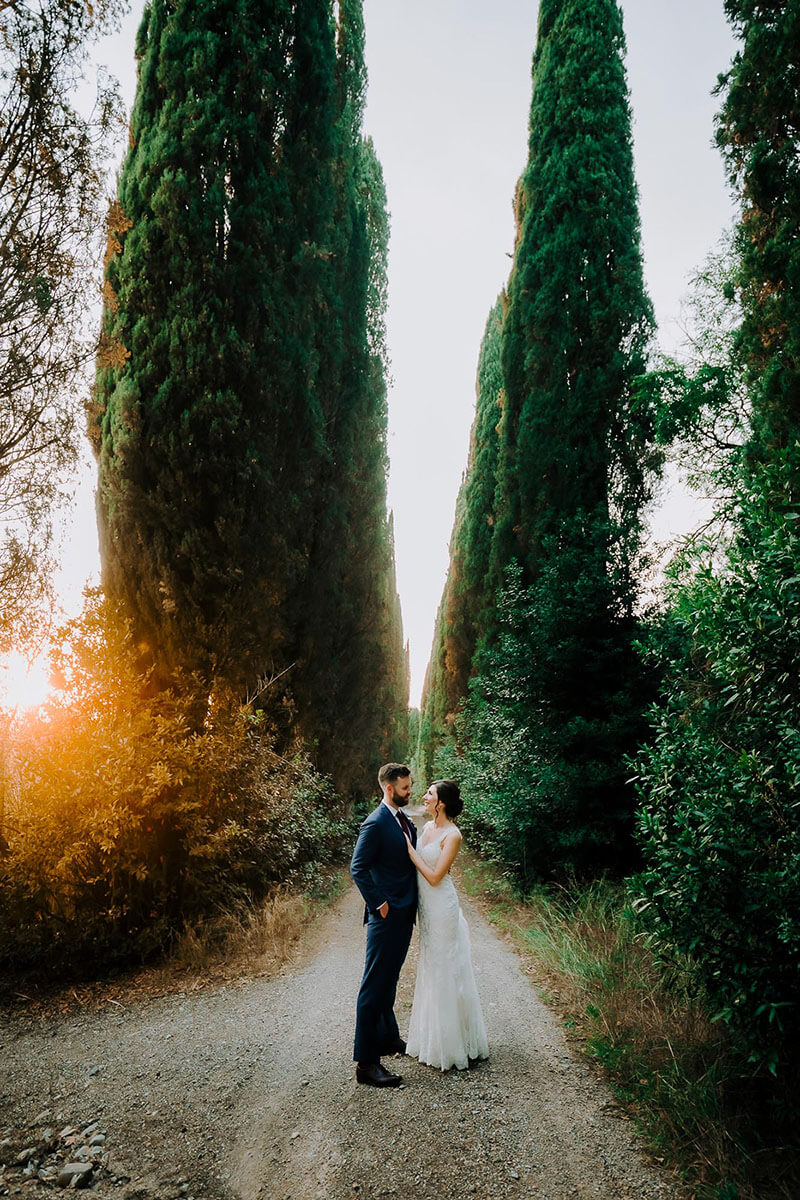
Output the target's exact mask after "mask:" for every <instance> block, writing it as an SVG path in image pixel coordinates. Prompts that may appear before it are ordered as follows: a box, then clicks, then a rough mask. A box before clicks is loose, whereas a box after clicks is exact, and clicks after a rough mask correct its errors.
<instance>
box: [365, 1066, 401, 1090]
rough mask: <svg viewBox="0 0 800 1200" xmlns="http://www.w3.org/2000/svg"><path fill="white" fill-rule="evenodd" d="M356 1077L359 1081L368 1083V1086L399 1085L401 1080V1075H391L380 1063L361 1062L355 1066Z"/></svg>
mask: <svg viewBox="0 0 800 1200" xmlns="http://www.w3.org/2000/svg"><path fill="white" fill-rule="evenodd" d="M356 1079H357V1080H358V1082H359V1083H368V1084H369V1085H370V1087H399V1086H400V1084H401V1083H402V1082H403V1077H402V1075H392V1074H391V1072H390V1071H387V1070H386V1068H385V1067H382V1066H381V1064H380V1063H367V1064H365V1065H364V1066H362V1065H361V1063H359V1064H358V1066H357V1067H356Z"/></svg>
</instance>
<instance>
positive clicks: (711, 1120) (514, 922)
mask: <svg viewBox="0 0 800 1200" xmlns="http://www.w3.org/2000/svg"><path fill="white" fill-rule="evenodd" d="M463 878H464V883H465V886H466V887H467V890H468V891H470V892H471V893H472V894H473V895H475V896H476V897H477V898H478V899H479V900H480V901H481V902H482V903H483V906H484V908H485V910H486V912H487V916H488V917H489V919H490V920H491V921H492V922H493V923H494V924H495V925H497V926H498V927H499V928H501V929H502V930H503V931H504V932H505V933H506V935H507V936H508V937H509V938H510V939H511V940H512V941H513V943H514V944H515V946H516V948H517V949H518V950H519V951H520V953H521V954H522V955H523V957H524V958H525V960H526V961H527V963H528V965H529V968H530V970H531V974H532V976H533V978H534V979H535V981H536V983H537V985H538V987H539V991H540V994H541V995H542V998H543V999H544V1000H545V1001H546V1002H547V1003H548V1004H550V1005H551V1006H552V1007H555V1008H556V1009H557V1010H558V1011H559V1013H560V1015H561V1017H562V1019H563V1021H564V1025H565V1028H566V1030H567V1032H568V1035H569V1036H570V1038H571V1040H572V1041H573V1042H576V1043H578V1044H579V1045H580V1046H581V1048H582V1049H583V1050H584V1051H585V1052H586V1053H587V1054H589V1055H590V1056H591V1057H592V1058H593V1059H594V1060H595V1061H597V1062H599V1063H600V1064H601V1065H602V1067H603V1068H604V1070H605V1072H606V1073H607V1075H608V1076H609V1078H610V1080H611V1082H612V1084H613V1086H614V1088H615V1090H616V1092H617V1095H618V1096H619V1097H620V1099H622V1100H623V1101H624V1102H625V1104H626V1106H627V1107H628V1109H629V1111H630V1112H631V1113H632V1114H633V1115H634V1116H635V1117H636V1119H637V1122H638V1124H639V1126H640V1127H641V1128H642V1130H643V1132H644V1133H645V1134H646V1136H647V1138H648V1140H649V1141H650V1143H651V1145H652V1147H653V1150H654V1152H655V1154H656V1155H657V1156H659V1157H661V1158H662V1159H665V1160H668V1161H669V1162H670V1163H671V1164H673V1165H676V1166H677V1167H678V1168H679V1169H681V1170H682V1172H683V1173H684V1175H685V1177H686V1179H687V1181H689V1182H690V1183H691V1185H692V1186H693V1187H694V1189H695V1196H696V1198H697V1200H779V1198H780V1200H797V1196H798V1194H800V1191H798V1182H797V1180H798V1176H797V1174H796V1172H797V1162H796V1156H794V1155H793V1154H792V1153H791V1152H787V1153H785V1154H783V1155H781V1154H776V1153H775V1152H770V1153H769V1154H758V1153H755V1152H754V1150H753V1140H752V1138H751V1136H750V1134H751V1126H752V1125H753V1123H754V1122H753V1116H754V1111H753V1098H752V1095H751V1094H750V1093H749V1091H748V1087H747V1081H746V1080H743V1078H742V1075H741V1072H742V1064H741V1062H740V1060H738V1059H737V1058H736V1056H735V1054H734V1053H733V1051H732V1048H731V1046H730V1044H729V1040H728V1037H727V1034H726V1030H725V1028H724V1026H722V1024H721V1023H715V1022H713V1021H712V1020H711V1019H710V1016H709V1011H708V1008H707V1007H706V1004H705V998H704V996H703V993H702V990H701V989H700V988H699V986H698V985H697V981H696V980H695V978H694V977H693V974H692V970H691V964H690V963H689V962H677V963H670V964H667V963H665V962H663V961H662V960H660V959H659V958H658V957H657V956H656V955H655V954H654V953H653V951H652V949H651V948H650V946H649V944H648V941H647V939H646V937H645V935H644V934H643V932H642V931H641V929H640V928H639V925H638V922H637V918H636V915H635V913H634V912H633V911H632V909H631V907H630V903H629V901H628V898H627V897H626V893H625V889H624V887H623V886H621V885H619V884H612V883H609V882H607V881H598V882H595V883H590V884H586V885H575V886H572V887H570V888H566V889H565V888H549V889H548V888H541V889H539V890H537V891H536V892H534V893H533V894H532V895H531V896H529V897H526V899H525V902H524V903H523V902H522V901H521V900H520V898H519V897H518V896H516V895H515V894H514V891H513V889H512V887H511V885H510V884H509V882H508V880H507V879H505V878H504V877H503V876H502V875H501V874H500V873H499V872H498V871H497V869H495V868H494V867H492V866H491V865H489V864H486V863H484V862H482V861H480V860H478V859H476V858H474V857H469V856H465V862H464V864H463Z"/></svg>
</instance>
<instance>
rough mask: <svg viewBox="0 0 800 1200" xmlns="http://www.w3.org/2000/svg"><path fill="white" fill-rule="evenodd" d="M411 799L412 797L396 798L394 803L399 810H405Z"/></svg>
mask: <svg viewBox="0 0 800 1200" xmlns="http://www.w3.org/2000/svg"><path fill="white" fill-rule="evenodd" d="M410 799H411V797H410V796H395V798H394V802H395V804H396V805H397V807H398V808H405V806H406V805H407V804H408V802H409V800H410Z"/></svg>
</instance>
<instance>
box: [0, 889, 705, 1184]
mask: <svg viewBox="0 0 800 1200" xmlns="http://www.w3.org/2000/svg"><path fill="white" fill-rule="evenodd" d="M462 903H463V905H464V910H465V913H466V916H467V920H468V922H469V925H470V929H471V933H472V946H473V958H474V961H475V967H476V975H477V979H478V988H479V991H480V994H481V998H482V1002H483V1006H484V1013H485V1017H486V1024H487V1030H488V1035H489V1045H490V1050H491V1059H490V1061H489V1062H488V1063H483V1064H481V1065H480V1066H478V1067H476V1068H474V1069H473V1070H470V1071H466V1072H448V1073H446V1074H443V1073H442V1072H439V1071H436V1070H434V1069H432V1068H430V1067H424V1066H420V1065H419V1064H418V1063H416V1062H413V1061H411V1060H409V1059H402V1060H401V1059H392V1060H388V1064H389V1065H391V1066H392V1067H394V1068H395V1069H397V1070H399V1071H400V1072H401V1073H402V1074H403V1076H404V1079H405V1082H404V1085H403V1086H402V1087H401V1088H396V1089H374V1088H367V1087H362V1086H359V1085H357V1084H356V1082H355V1078H354V1070H353V1064H352V1061H351V1053H352V1034H353V1014H354V1002H355V996H356V992H357V989H358V984H359V980H360V975H361V968H362V961H363V946H364V933H363V928H362V925H361V912H362V906H361V901H360V897H359V896H358V894H357V893H356V891H355V889H354V888H351V889H350V890H348V892H347V893H346V894H345V895H343V896H342V897H341V898H340V899H339V901H337V903H336V904H335V905H334V906H333V907H332V908H331V909H330V910H329V911H328V912H327V913H326V914H325V915H324V916H323V917H322V918H320V919H319V920H317V921H316V922H315V923H314V924H313V925H312V927H311V928H310V929H309V930H308V932H307V934H306V936H305V937H304V939H303V940H302V945H301V946H300V947H299V949H298V951H297V954H296V956H295V958H294V960H293V961H291V962H290V963H288V964H287V965H286V967H285V968H284V969H283V971H282V972H281V973H280V974H279V975H277V976H275V977H274V978H271V979H270V978H254V979H250V978H245V979H240V980H237V981H235V982H233V983H231V982H227V983H224V984H222V983H214V982H210V983H208V984H207V985H206V986H204V987H203V988H201V989H200V990H198V991H192V992H188V991H187V992H185V993H179V994H171V995H164V996H160V997H155V998H152V997H151V998H147V997H142V996H141V995H139V994H136V995H135V996H133V997H131V998H128V1000H127V1002H126V1003H124V1004H122V1003H121V1002H122V1001H125V1000H126V997H125V995H124V993H123V994H120V992H119V990H118V989H117V990H116V991H115V993H114V994H115V995H116V996H117V997H119V999H118V1000H117V1001H114V1002H113V1003H112V1002H109V1003H108V1004H107V1005H103V1003H102V1000H101V1001H100V1002H98V1004H97V1005H95V1007H94V1008H93V1009H92V1010H91V1011H73V1012H69V1013H67V1014H65V1015H60V1016H54V1015H46V1016H33V1015H31V1014H25V1013H17V1014H15V1015H13V1016H12V1017H11V1018H10V1019H9V1020H7V1021H6V1023H5V1025H4V1027H3V1029H2V1031H0V1162H5V1163H7V1164H8V1165H7V1166H5V1167H4V1168H2V1167H0V1195H4V1194H9V1195H12V1196H14V1195H21V1196H31V1197H35V1196H40V1195H42V1194H43V1193H44V1191H45V1190H48V1191H52V1189H53V1187H54V1186H55V1182H54V1175H53V1172H55V1171H56V1170H57V1165H58V1163H59V1162H63V1161H64V1160H66V1159H73V1158H76V1157H77V1159H78V1161H80V1160H81V1158H83V1159H84V1160H85V1161H87V1162H95V1163H96V1164H97V1165H96V1167H95V1169H94V1172H93V1174H91V1175H89V1179H90V1188H91V1191H92V1193H93V1194H94V1195H95V1196H102V1197H118V1198H121V1200H156V1198H158V1200H179V1198H180V1200H198V1198H199V1197H204V1198H205V1197H209V1198H212V1200H230V1198H232V1197H236V1198H240V1200H290V1198H291V1200H343V1198H344V1197H351V1198H352V1197H363V1198H369V1200H377V1198H378V1197H403V1198H405V1200H427V1198H428V1197H430V1198H431V1200H432V1198H433V1197H436V1198H438V1200H464V1198H473V1197H474V1198H476V1200H490V1198H491V1200H497V1197H498V1196H499V1197H503V1198H505V1197H510V1198H512V1200H513V1198H514V1197H528V1196H535V1197H541V1198H542V1200H567V1198H568V1197H569V1198H572V1197H579V1198H580V1200H589V1198H590V1197H591V1198H592V1200H679V1198H681V1197H683V1196H685V1192H684V1191H683V1190H682V1189H681V1187H680V1185H679V1184H678V1183H677V1182H676V1181H675V1179H674V1178H673V1177H672V1176H670V1175H668V1174H667V1173H666V1172H665V1171H664V1170H663V1169H661V1168H659V1167H658V1166H657V1165H656V1164H654V1163H652V1162H650V1161H649V1160H648V1158H647V1156H646V1154H645V1153H644V1152H643V1150H642V1148H641V1146H640V1145H639V1143H638V1142H637V1138H636V1135H635V1132H634V1129H633V1125H632V1123H631V1122H630V1121H628V1120H625V1119H624V1116H623V1114H621V1112H620V1111H619V1109H618V1108H617V1106H616V1105H615V1103H614V1100H613V1098H612V1096H611V1094H610V1092H609V1091H608V1089H607V1088H606V1087H605V1085H604V1084H603V1083H602V1081H601V1080H599V1079H598V1078H597V1076H596V1075H595V1073H594V1072H593V1071H592V1069H591V1068H590V1067H589V1066H588V1065H587V1064H585V1063H583V1062H581V1061H580V1060H579V1059H578V1058H577V1057H576V1056H575V1055H574V1054H573V1053H572V1052H571V1051H570V1049H569V1048H568V1046H567V1044H566V1042H565V1040H564V1035H563V1033H562V1031H561V1027H560V1025H559V1023H558V1020H557V1019H556V1018H555V1017H554V1016H553V1015H552V1014H551V1013H550V1012H549V1010H548V1009H547V1008H546V1007H545V1006H544V1005H543V1004H542V1002H541V1001H540V1000H539V999H538V997H537V995H536V992H535V990H534V988H533V986H532V984H531V982H530V979H529V977H528V976H527V975H526V974H525V971H524V969H523V967H522V964H521V963H520V960H519V959H518V958H517V956H516V955H515V954H514V953H513V951H512V950H511V949H510V948H509V947H508V946H507V945H506V944H505V943H504V942H503V941H502V940H500V938H498V936H497V934H496V933H495V932H494V930H493V929H492V928H491V927H490V926H489V925H488V924H487V922H486V921H485V920H484V919H483V917H482V916H481V915H480V913H479V912H478V910H477V909H476V908H475V907H474V906H473V905H472V904H471V903H470V902H469V901H467V900H464V899H463V893H462ZM415 964H416V937H415V939H414V941H413V942H412V950H411V953H410V954H409V959H408V961H407V964H406V967H405V968H404V972H403V977H402V979H401V987H400V992H399V996H398V1018H399V1021H400V1026H401V1031H405V1028H406V1027H407V1024H408V1014H409V1011H410V1007H411V996H412V992H413V979H414V971H415ZM92 1126H94V1128H92ZM98 1137H99V1138H100V1139H102V1140H100V1141H99V1142H98ZM92 1140H94V1141H95V1142H96V1143H97V1144H96V1145H95V1146H92V1145H90V1143H91V1142H92ZM37 1147H38V1148H37ZM84 1147H85V1149H84ZM48 1154H49V1159H48V1157H47V1155H48ZM26 1155H27V1156H28V1157H27V1158H26V1157H25V1156H26ZM17 1160H19V1161H17ZM48 1164H55V1165H48ZM3 1171H4V1173H2V1172H3ZM26 1172H27V1173H26ZM40 1172H41V1175H42V1176H44V1177H45V1178H44V1179H42V1178H41V1177H40ZM87 1174H88V1172H87ZM48 1177H49V1178H48Z"/></svg>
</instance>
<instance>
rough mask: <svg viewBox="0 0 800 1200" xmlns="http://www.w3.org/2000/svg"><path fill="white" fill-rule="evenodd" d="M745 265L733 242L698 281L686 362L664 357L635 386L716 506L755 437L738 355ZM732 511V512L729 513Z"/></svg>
mask: <svg viewBox="0 0 800 1200" xmlns="http://www.w3.org/2000/svg"><path fill="white" fill-rule="evenodd" d="M738 273H739V259H738V255H737V252H736V247H735V240H734V237H733V235H732V234H730V233H729V234H727V235H726V237H725V238H724V239H723V241H722V244H721V245H720V247H719V248H718V250H717V251H715V252H714V253H712V254H710V255H709V256H708V258H707V260H706V262H705V263H704V265H703V267H702V269H701V270H700V271H698V272H697V274H696V275H695V276H694V278H693V280H692V289H691V293H690V297H689V303H688V305H687V307H686V310H685V312H684V313H683V318H684V321H685V323H686V337H687V340H686V342H685V344H684V347H683V348H682V352H681V356H680V358H679V359H678V358H672V357H668V356H662V357H661V359H660V360H659V361H658V363H657V365H656V367H655V369H653V370H651V371H649V372H648V373H647V374H646V375H644V376H642V377H641V378H640V379H638V380H637V381H636V383H635V385H634V386H635V390H636V392H637V394H638V395H639V397H640V400H641V402H642V403H643V404H646V405H648V406H649V407H650V408H651V410H652V413H653V424H654V431H655V438H656V441H657V442H658V444H659V445H660V446H663V447H664V448H665V451H666V453H667V454H668V455H669V457H670V458H671V459H672V460H673V461H675V462H677V463H678V464H679V466H680V469H681V472H682V474H683V475H684V477H685V478H686V479H687V481H688V482H689V483H690V484H691V485H692V486H693V487H695V488H698V489H704V490H709V491H712V492H713V493H714V495H715V496H716V497H717V500H718V507H719V508H722V507H723V506H722V503H721V499H722V497H725V498H726V499H727V498H728V497H730V495H731V493H732V492H734V491H735V490H736V486H737V480H738V476H739V470H740V464H741V458H742V450H743V447H744V445H745V442H746V441H747V438H748V435H749V432H750V401H749V396H748V389H747V383H746V379H745V375H746V371H745V364H744V363H743V361H742V359H741V354H740V339H739V327H740V325H741V320H742V310H741V305H740V303H739V301H738V297H737V291H736V280H737V276H738ZM725 510H726V511H727V506H725Z"/></svg>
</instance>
